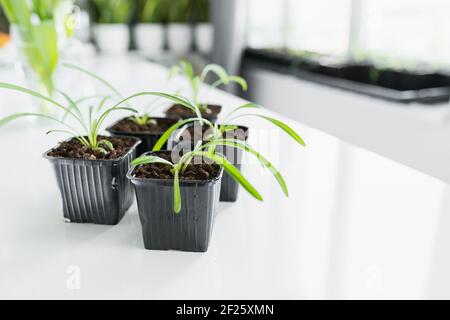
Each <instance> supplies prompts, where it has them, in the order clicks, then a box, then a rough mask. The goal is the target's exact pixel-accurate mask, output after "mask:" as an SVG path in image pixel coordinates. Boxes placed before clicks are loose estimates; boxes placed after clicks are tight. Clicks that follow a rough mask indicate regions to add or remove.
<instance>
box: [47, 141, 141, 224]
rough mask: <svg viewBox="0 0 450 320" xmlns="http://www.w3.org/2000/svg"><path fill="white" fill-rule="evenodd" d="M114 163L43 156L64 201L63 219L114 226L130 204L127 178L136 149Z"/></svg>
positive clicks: (130, 185)
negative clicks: (53, 171)
mask: <svg viewBox="0 0 450 320" xmlns="http://www.w3.org/2000/svg"><path fill="white" fill-rule="evenodd" d="M135 139H136V144H135V145H134V146H133V147H132V148H131V149H130V151H129V152H128V153H127V154H125V155H124V156H122V157H121V158H120V159H115V160H83V159H66V158H54V157H50V156H49V155H48V154H49V153H50V152H51V151H52V150H49V151H48V152H46V153H45V154H44V158H46V159H48V160H49V161H50V162H51V163H52V164H53V167H54V169H55V173H56V178H57V181H58V186H59V189H60V192H61V196H62V200H63V212H64V218H65V219H66V221H67V222H72V223H95V224H102V225H116V224H118V223H119V222H120V220H121V219H122V218H123V216H124V215H125V212H126V211H127V210H128V209H129V208H130V206H131V205H132V203H133V186H132V184H131V183H130V181H129V180H128V179H127V178H126V175H127V172H128V170H129V167H130V162H131V161H132V160H133V159H134V158H135V156H136V147H137V146H138V145H139V143H140V140H138V139H137V138H135Z"/></svg>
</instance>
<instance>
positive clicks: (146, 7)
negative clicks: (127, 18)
mask: <svg viewBox="0 0 450 320" xmlns="http://www.w3.org/2000/svg"><path fill="white" fill-rule="evenodd" d="M137 1H138V10H137V12H138V19H139V22H141V23H165V22H166V21H167V12H168V9H169V6H168V5H169V4H168V2H167V0H137Z"/></svg>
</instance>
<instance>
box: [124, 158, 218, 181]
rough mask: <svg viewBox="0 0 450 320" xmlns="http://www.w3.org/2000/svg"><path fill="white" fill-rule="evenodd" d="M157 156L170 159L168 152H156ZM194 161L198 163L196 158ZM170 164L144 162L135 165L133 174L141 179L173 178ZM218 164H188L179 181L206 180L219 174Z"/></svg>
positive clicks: (202, 162)
mask: <svg viewBox="0 0 450 320" xmlns="http://www.w3.org/2000/svg"><path fill="white" fill-rule="evenodd" d="M158 157H160V158H163V159H165V160H168V161H171V156H170V154H158ZM195 162H196V163H200V161H199V159H198V158H197V159H196V161H195ZM170 170H171V166H169V165H166V164H161V163H153V164H146V165H141V166H139V167H137V168H136V169H135V170H134V172H133V176H134V177H136V178H142V179H162V180H173V174H172V173H171V172H170ZM219 173H220V166H218V165H216V164H209V163H204V161H201V164H193V163H191V164H189V165H188V167H187V169H186V171H185V172H184V174H183V175H182V176H181V177H180V180H181V181H206V180H212V179H215V178H217V177H218V176H219Z"/></svg>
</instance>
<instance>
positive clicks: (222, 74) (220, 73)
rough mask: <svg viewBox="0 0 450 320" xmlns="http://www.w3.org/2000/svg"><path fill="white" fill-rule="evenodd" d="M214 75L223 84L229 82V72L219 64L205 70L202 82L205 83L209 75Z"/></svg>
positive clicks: (211, 65) (209, 66) (208, 66)
mask: <svg viewBox="0 0 450 320" xmlns="http://www.w3.org/2000/svg"><path fill="white" fill-rule="evenodd" d="M210 72H212V73H214V74H215V75H216V76H217V77H218V78H219V79H220V80H221V81H222V82H223V83H226V82H228V78H229V77H228V73H227V71H226V70H225V69H224V68H223V67H222V66H220V65H218V64H210V65H207V66H206V67H205V69H203V72H202V75H201V76H200V78H201V80H202V81H203V82H204V81H205V80H206V77H207V76H208V73H210Z"/></svg>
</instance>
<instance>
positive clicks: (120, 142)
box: [48, 136, 136, 160]
mask: <svg viewBox="0 0 450 320" xmlns="http://www.w3.org/2000/svg"><path fill="white" fill-rule="evenodd" d="M101 140H108V141H109V142H111V143H112V144H113V146H114V150H112V151H109V150H108V153H106V154H104V153H102V152H100V151H94V150H92V149H91V148H88V147H86V146H84V145H82V144H81V143H80V142H79V141H78V140H77V139H76V138H73V139H72V140H70V141H64V142H61V143H60V145H59V146H58V147H57V148H55V149H53V150H52V151H50V152H49V153H48V156H50V157H54V158H67V159H85V160H114V159H119V158H121V157H122V156H123V155H125V154H126V153H127V152H128V151H130V149H131V148H132V147H133V146H134V145H135V144H136V140H135V139H131V138H126V137H105V136H98V141H101ZM106 150H107V149H106Z"/></svg>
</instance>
